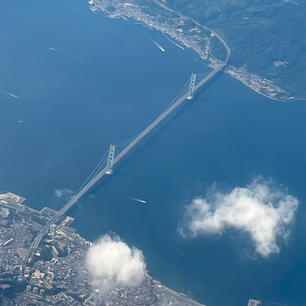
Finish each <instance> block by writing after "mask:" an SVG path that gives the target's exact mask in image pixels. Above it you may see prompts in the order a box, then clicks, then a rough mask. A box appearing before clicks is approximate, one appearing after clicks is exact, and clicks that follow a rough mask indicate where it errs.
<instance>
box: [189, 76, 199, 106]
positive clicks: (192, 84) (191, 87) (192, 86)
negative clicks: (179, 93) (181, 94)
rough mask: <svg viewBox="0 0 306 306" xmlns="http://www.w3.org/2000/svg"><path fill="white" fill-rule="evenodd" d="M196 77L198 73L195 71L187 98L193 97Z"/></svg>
mask: <svg viewBox="0 0 306 306" xmlns="http://www.w3.org/2000/svg"><path fill="white" fill-rule="evenodd" d="M196 77H197V75H196V74H195V73H192V74H191V77H190V83H189V88H188V93H187V100H192V99H193V92H194V85H195V80H196Z"/></svg>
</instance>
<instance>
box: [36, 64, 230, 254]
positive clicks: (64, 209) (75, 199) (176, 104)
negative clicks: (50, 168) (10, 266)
mask: <svg viewBox="0 0 306 306" xmlns="http://www.w3.org/2000/svg"><path fill="white" fill-rule="evenodd" d="M226 64H227V62H225V63H224V64H223V65H222V66H220V67H219V68H218V69H215V70H213V71H211V72H210V73H209V74H208V75H207V76H206V77H204V78H203V79H202V80H201V81H199V82H198V83H197V84H196V85H195V86H194V93H195V92H196V91H197V90H199V89H200V88H201V87H202V86H203V85H204V84H205V83H207V82H208V81H209V80H210V79H211V78H213V77H214V76H215V75H216V74H217V73H218V72H219V71H221V70H222V69H223V68H224V67H225V66H226ZM186 99H187V93H186V94H185V95H183V96H182V97H180V98H178V99H177V100H176V101H175V102H174V103H173V104H172V105H171V106H170V107H169V108H168V109H166V110H165V111H164V112H163V113H162V114H161V115H159V116H158V117H157V118H156V119H155V120H154V121H153V122H152V123H151V124H150V125H149V126H147V127H146V128H145V129H144V130H143V131H142V132H141V133H140V134H139V135H138V136H137V137H136V138H135V139H134V140H132V141H131V142H130V143H129V144H128V145H127V146H126V147H125V148H124V149H123V150H122V151H121V152H120V153H119V154H118V155H117V156H116V157H115V158H114V162H113V166H115V165H116V164H117V163H118V162H119V161H120V160H121V159H122V158H123V157H124V156H125V155H126V154H127V153H128V152H129V151H130V150H131V149H132V148H133V147H134V146H136V145H137V144H138V143H139V142H140V141H141V140H142V139H143V138H144V137H145V136H146V135H147V134H149V133H150V132H151V131H152V130H153V129H154V128H155V127H156V126H157V125H158V124H159V123H160V122H161V121H162V120H163V119H165V118H166V117H167V116H168V115H170V114H171V113H172V112H173V111H175V110H176V109H177V108H178V107H179V106H180V105H181V104H182V103H183V102H184V101H185V100H186ZM106 171H107V168H106V167H105V168H103V169H102V170H101V171H100V172H98V173H97V175H96V176H94V177H93V178H92V179H91V180H90V181H89V182H88V183H87V184H86V185H85V186H84V187H83V188H82V189H81V190H80V191H79V192H78V193H77V194H75V195H74V196H73V197H72V198H71V199H70V200H69V201H68V202H67V203H66V204H65V205H64V206H63V207H62V209H60V210H59V211H58V212H57V213H56V214H55V215H53V216H52V218H51V219H50V220H49V221H48V222H47V224H46V225H45V226H44V227H43V228H42V229H41V230H40V232H38V234H37V236H36V237H35V239H34V241H33V242H32V244H31V247H30V250H31V252H32V253H33V252H34V251H35V250H36V249H37V247H38V245H39V243H40V241H41V239H42V238H43V236H44V235H46V234H47V233H48V230H49V227H50V225H51V224H54V223H57V222H58V221H59V220H60V218H61V216H63V215H64V214H65V213H66V212H67V211H68V210H69V209H70V208H71V207H72V206H73V205H75V204H76V203H77V202H78V200H79V199H80V198H81V197H82V196H83V195H84V194H86V192H87V191H88V190H89V189H91V188H92V187H93V186H94V185H95V184H96V183H97V182H98V181H99V180H100V179H101V178H102V177H103V176H104V175H106ZM32 255H33V254H32Z"/></svg>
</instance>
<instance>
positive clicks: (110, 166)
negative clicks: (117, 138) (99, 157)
mask: <svg viewBox="0 0 306 306" xmlns="http://www.w3.org/2000/svg"><path fill="white" fill-rule="evenodd" d="M115 148H116V147H115V146H114V145H110V146H109V152H108V158H107V164H106V171H105V173H106V174H112V173H113V164H114V157H115Z"/></svg>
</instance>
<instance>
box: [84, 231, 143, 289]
mask: <svg viewBox="0 0 306 306" xmlns="http://www.w3.org/2000/svg"><path fill="white" fill-rule="evenodd" d="M86 266H87V270H88V276H89V282H90V284H91V286H92V287H93V289H98V290H99V291H100V292H103V293H106V292H109V291H111V290H112V289H114V288H128V287H135V286H140V285H141V284H142V282H143V281H144V279H145V272H146V264H145V262H144V257H143V254H142V252H141V251H140V250H138V249H136V248H130V247H129V246H128V245H127V244H126V243H125V242H123V241H122V240H120V239H119V237H115V238H112V237H110V236H109V235H104V236H103V237H102V238H100V239H99V240H98V241H97V242H96V243H94V244H93V246H91V247H90V248H89V249H88V252H87V254H86Z"/></svg>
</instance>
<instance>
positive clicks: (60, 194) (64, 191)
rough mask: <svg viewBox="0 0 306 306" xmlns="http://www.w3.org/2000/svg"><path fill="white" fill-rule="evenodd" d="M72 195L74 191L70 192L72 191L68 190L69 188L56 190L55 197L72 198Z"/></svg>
mask: <svg viewBox="0 0 306 306" xmlns="http://www.w3.org/2000/svg"><path fill="white" fill-rule="evenodd" d="M72 194H73V190H70V189H67V188H64V189H55V190H54V195H55V196H56V197H57V198H61V197H63V196H70V195H72Z"/></svg>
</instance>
